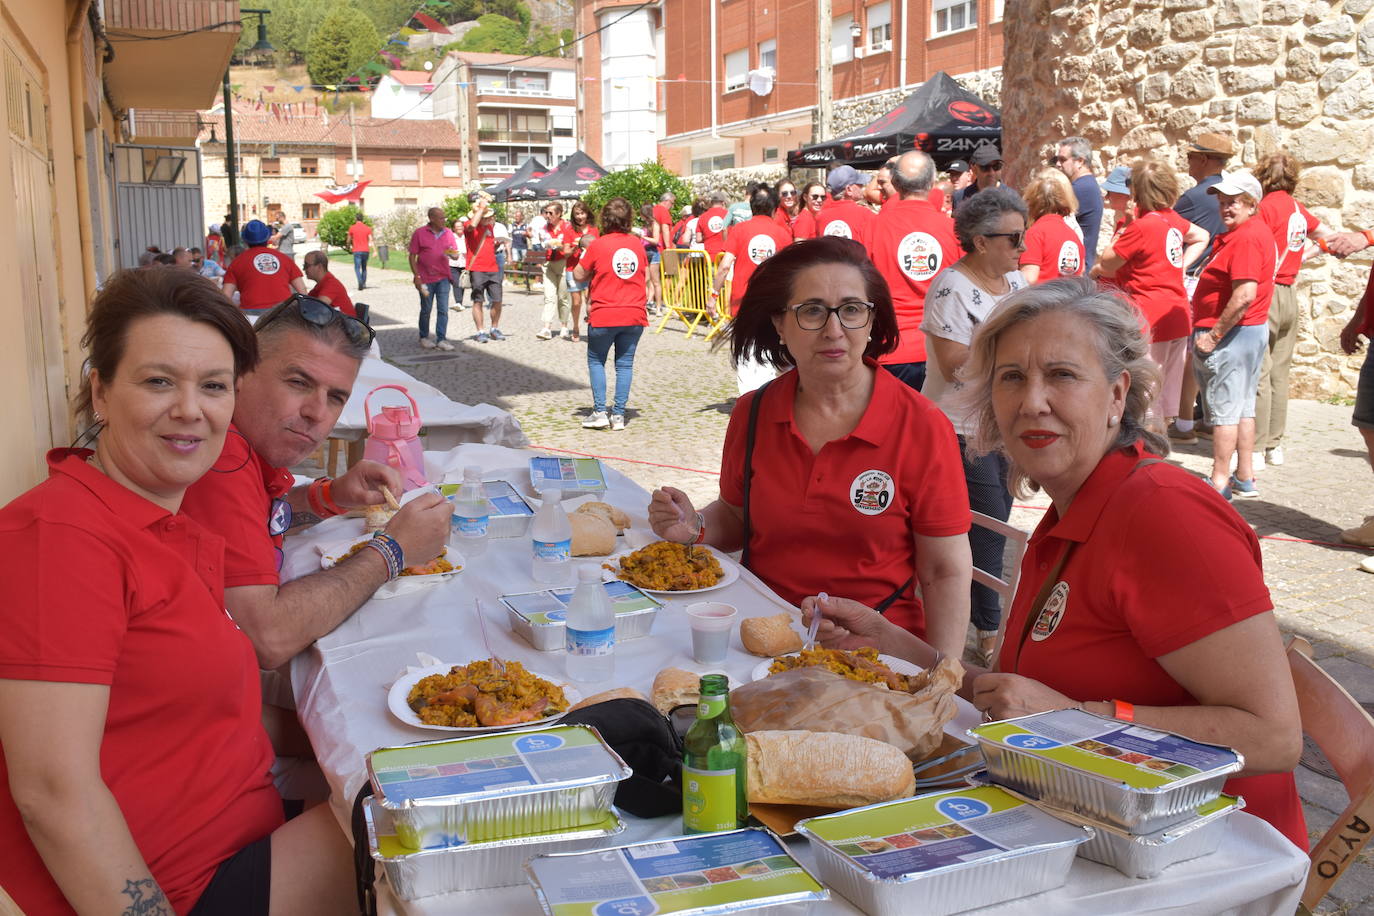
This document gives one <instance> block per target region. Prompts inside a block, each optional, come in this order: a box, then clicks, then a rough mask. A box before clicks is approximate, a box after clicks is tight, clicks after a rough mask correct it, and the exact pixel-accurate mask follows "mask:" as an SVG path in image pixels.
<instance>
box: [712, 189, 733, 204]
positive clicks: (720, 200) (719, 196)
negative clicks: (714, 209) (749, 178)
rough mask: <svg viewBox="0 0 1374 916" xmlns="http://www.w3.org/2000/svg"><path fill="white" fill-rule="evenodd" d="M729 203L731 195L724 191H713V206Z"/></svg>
mask: <svg viewBox="0 0 1374 916" xmlns="http://www.w3.org/2000/svg"><path fill="white" fill-rule="evenodd" d="M729 202H730V195H729V194H726V193H725V192H724V191H712V192H711V203H713V204H728V203H729Z"/></svg>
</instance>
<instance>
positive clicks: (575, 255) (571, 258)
mask: <svg viewBox="0 0 1374 916" xmlns="http://www.w3.org/2000/svg"><path fill="white" fill-rule="evenodd" d="M584 235H590V236H591V237H592V241H596V240H597V239H598V238H600V237H601V233H600V232H598V231H597V230H596V227H595V226H587V227H586V228H585V229H583V230H582V233H581V235H579V234H578V232H577V230H576V229H575V228H573V224H572V223H568V238H569V240H570V241H571V242H572V243H573V246H574V247H573V250H572V254H570V255H568V270H572V269H573V268H574V267H576V266H577V265H578V262H580V261H581V260H582V247H581V246H579V245H578V244H577V242H578V240H579V239H581V238H582V236H584Z"/></svg>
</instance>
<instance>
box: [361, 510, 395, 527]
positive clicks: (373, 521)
mask: <svg viewBox="0 0 1374 916" xmlns="http://www.w3.org/2000/svg"><path fill="white" fill-rule="evenodd" d="M395 514H396V510H395V509H393V508H391V507H390V506H388V505H386V504H384V503H378V504H377V505H375V506H368V507H367V508H366V509H365V510H364V515H363V517H364V518H365V519H367V521H366V522H364V527H365V528H366V530H367V531H369V532H371V531H381V530H382V529H383V528H385V527H386V523H387V522H389V521H391V517H392V516H393V515H395Z"/></svg>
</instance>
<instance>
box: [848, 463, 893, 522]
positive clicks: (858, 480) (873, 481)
mask: <svg viewBox="0 0 1374 916" xmlns="http://www.w3.org/2000/svg"><path fill="white" fill-rule="evenodd" d="M896 492H897V488H896V486H894V485H893V483H892V475H891V474H889V473H888V472H887V471H878V470H872V471H864V472H863V473H862V474H860V475H859V476H858V477H855V478H854V482H853V483H851V484H850V485H849V503H850V505H852V506H853V507H854V508H855V509H856V510H858V511H859V512H861V513H863V514H864V515H881V514H882V513H883V512H884V511H885V510H886V509H887V507H888V506H889V505H891V504H892V497H893V495H894V494H895V493H896Z"/></svg>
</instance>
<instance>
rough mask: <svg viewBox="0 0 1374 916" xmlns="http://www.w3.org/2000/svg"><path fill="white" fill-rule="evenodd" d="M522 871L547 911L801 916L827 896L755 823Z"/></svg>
mask: <svg viewBox="0 0 1374 916" xmlns="http://www.w3.org/2000/svg"><path fill="white" fill-rule="evenodd" d="M525 873H526V875H527V876H528V878H529V882H530V884H531V885H532V886H533V887H534V893H535V896H536V897H538V898H539V905H540V906H541V907H543V911H544V913H545V914H547V916H569V914H585V913H588V912H596V913H602V912H606V913H617V914H620V913H624V914H627V916H628V914H634V913H662V912H668V913H674V914H676V916H726V914H731V913H742V912H746V911H747V912H749V913H767V914H770V916H784V914H786V916H792V914H796V916H802V914H806V913H809V912H811V908H812V906H813V905H814V904H816V903H818V902H820V901H824V900H828V899H829V898H830V892H829V891H827V890H826V889H825V888H824V887H823V886H821V884H820V882H819V881H817V880H816V878H815V877H814V876H813V875H812V874H811V873H810V872H809V871H807V870H806V868H805V867H804V866H803V865H802V864H801V863H800V862H798V861H797V860H796V858H794V857H793V856H792V854H791V853H790V852H788V850H787V847H786V846H785V845H784V844H783V842H782V841H781V840H779V839H778V837H777V835H776V834H774V833H772V832H771V831H769V830H763V829H760V828H757V827H750V828H748V829H745V830H729V831H725V832H723V833H702V834H697V835H695V836H682V837H672V838H669V839H663V840H657V841H654V842H649V843H633V844H630V845H627V846H613V847H610V848H607V849H599V850H596V851H594V852H582V853H558V854H553V855H543V856H538V857H536V858H533V859H530V860H529V862H527V863H525Z"/></svg>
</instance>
